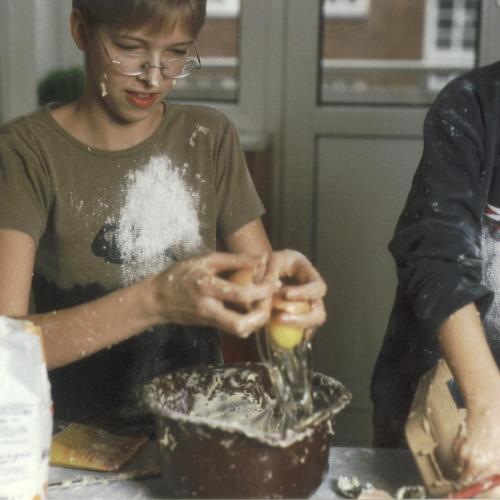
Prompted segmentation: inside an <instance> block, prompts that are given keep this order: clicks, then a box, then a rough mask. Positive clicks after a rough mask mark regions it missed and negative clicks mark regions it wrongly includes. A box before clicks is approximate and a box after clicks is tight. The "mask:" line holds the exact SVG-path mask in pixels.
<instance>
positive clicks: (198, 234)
mask: <svg viewBox="0 0 500 500" xmlns="http://www.w3.org/2000/svg"><path fill="white" fill-rule="evenodd" d="M73 8H74V10H73V12H72V15H71V22H70V25H71V33H72V35H73V38H74V40H75V43H76V45H77V46H78V48H79V49H80V50H82V51H83V52H84V54H85V69H86V78H85V89H84V92H83V95H82V96H81V97H80V98H79V99H78V100H77V101H75V102H73V103H70V104H67V105H64V106H58V105H50V106H46V107H44V108H43V109H41V110H38V111H36V112H35V113H33V114H31V115H28V116H26V117H22V118H20V119H17V120H14V121H12V122H11V123H9V124H7V125H5V126H4V127H3V128H2V129H1V135H0V276H2V280H1V283H0V314H6V315H13V316H26V315H27V314H28V303H29V296H30V292H32V293H33V298H34V301H35V304H36V312H37V313H38V314H36V315H29V316H27V317H28V318H29V319H31V320H32V321H34V322H35V323H37V324H39V325H41V326H42V328H43V331H44V344H45V348H46V352H47V358H48V366H49V368H51V369H52V371H51V372H50V379H51V384H52V395H53V399H54V403H55V405H54V406H55V414H56V416H57V417H59V418H64V419H76V418H80V419H81V418H84V417H85V416H88V415H94V414H102V413H117V412H118V413H127V412H130V411H132V412H133V411H134V408H135V407H136V402H137V398H138V397H140V392H141V388H142V386H143V384H144V383H145V382H147V381H148V380H150V379H151V378H152V377H154V376H155V375H158V374H160V373H164V372H165V371H168V370H173V369H175V368H178V367H180V366H186V365H193V364H199V363H216V362H220V349H219V338H218V334H217V331H216V330H215V328H220V329H223V330H226V331H228V332H230V333H233V334H235V335H239V336H246V335H248V334H250V333H251V332H252V331H255V330H256V329H258V328H259V327H261V326H262V325H263V324H264V323H266V322H267V321H268V319H269V314H270V303H271V296H272V294H273V293H276V292H277V289H278V288H279V286H280V284H279V278H280V277H281V276H283V275H292V276H296V277H297V280H298V282H299V283H301V284H303V285H304V286H298V287H291V288H290V287H288V288H285V287H283V288H282V289H281V291H280V293H282V294H285V295H287V296H288V297H289V298H290V299H293V298H296V299H305V300H310V301H311V304H312V308H311V312H310V313H309V314H308V315H305V316H303V317H296V316H293V315H285V316H284V317H283V320H284V321H289V322H290V323H292V324H293V323H296V324H304V325H307V326H314V325H317V324H320V323H321V322H322V321H323V320H324V309H323V304H322V300H321V297H322V296H323V294H324V293H325V289H326V287H325V285H324V283H323V282H322V280H321V278H320V277H319V275H318V274H317V272H316V271H315V270H314V269H313V268H312V266H311V265H310V264H309V262H308V261H307V259H305V257H303V256H301V255H300V254H298V253H295V252H289V251H283V252H275V253H270V252H271V246H270V244H269V241H268V239H267V236H266V234H265V232H264V230H263V227H262V224H261V222H260V216H261V214H262V212H263V207H262V205H261V202H260V200H259V199H258V197H257V195H256V193H255V189H254V187H253V184H252V182H251V180H250V177H249V175H248V172H247V169H246V165H245V162H244V158H243V154H242V152H241V149H240V146H239V142H238V137H237V133H236V131H235V129H234V127H233V126H232V124H231V123H229V121H228V120H227V119H226V118H225V117H224V116H223V115H221V114H220V113H218V112H216V111H215V110H211V109H208V108H203V107H199V106H181V105H176V104H172V103H167V102H166V101H165V100H164V98H165V96H166V95H167V94H168V92H169V90H170V89H171V88H172V86H173V85H174V84H175V81H176V79H177V78H185V77H187V76H188V75H189V74H190V73H191V72H192V71H194V70H196V69H197V68H199V67H200V59H199V56H198V52H197V47H196V43H195V38H196V35H197V34H198V32H199V30H200V29H201V27H202V25H203V22H204V18H205V2H204V1H200V0H126V1H124V0H106V1H104V0H74V2H73ZM217 240H219V241H220V242H221V244H222V246H223V247H224V249H225V250H226V251H228V252H231V254H223V253H214V251H215V249H216V241H217ZM243 252H244V253H245V255H243ZM251 255H254V256H251ZM256 255H260V257H256ZM244 267H256V268H258V267H260V268H261V269H262V273H265V277H264V280H263V281H262V283H261V284H258V285H250V286H248V287H242V286H238V285H235V284H231V283H229V282H228V281H226V280H223V279H222V278H221V277H220V274H221V273H226V272H229V271H233V270H236V269H240V268H244ZM32 274H33V279H32ZM250 302H255V303H256V307H255V308H254V309H252V310H251V311H249V312H247V313H237V312H235V311H234V310H233V309H231V308H230V307H227V303H235V304H248V303H250ZM187 325H188V326H189V327H187ZM195 325H196V326H195Z"/></svg>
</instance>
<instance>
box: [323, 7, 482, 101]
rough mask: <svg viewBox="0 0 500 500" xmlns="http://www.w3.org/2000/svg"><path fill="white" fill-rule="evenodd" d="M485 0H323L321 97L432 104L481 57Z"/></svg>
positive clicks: (327, 99)
mask: <svg viewBox="0 0 500 500" xmlns="http://www.w3.org/2000/svg"><path fill="white" fill-rule="evenodd" d="M479 4H480V0H323V4H322V34H323V39H322V54H321V86H320V94H321V95H320V101H321V102H322V103H360V104H370V103H372V104H428V103H430V102H432V101H433V99H434V97H435V96H436V94H437V92H438V91H439V90H440V89H441V88H442V87H443V85H444V84H445V83H446V82H448V81H449V80H450V79H451V78H453V77H455V76H457V75H458V74H460V73H462V72H464V71H467V70H468V69H470V68H472V67H473V66H475V64H476V60H477V56H476V45H477V43H476V41H477V34H478V29H477V28H478V26H477V21H478V18H479Z"/></svg>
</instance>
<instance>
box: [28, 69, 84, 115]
mask: <svg viewBox="0 0 500 500" xmlns="http://www.w3.org/2000/svg"><path fill="white" fill-rule="evenodd" d="M84 79H85V72H84V70H83V67H82V66H74V67H72V68H67V69H55V70H52V71H50V72H49V73H48V74H47V76H45V77H44V78H42V79H41V80H40V82H39V83H38V89H37V93H38V104H39V105H40V106H43V105H44V104H47V103H49V102H60V103H67V102H71V101H74V100H76V99H78V97H80V96H81V94H82V92H83V82H84Z"/></svg>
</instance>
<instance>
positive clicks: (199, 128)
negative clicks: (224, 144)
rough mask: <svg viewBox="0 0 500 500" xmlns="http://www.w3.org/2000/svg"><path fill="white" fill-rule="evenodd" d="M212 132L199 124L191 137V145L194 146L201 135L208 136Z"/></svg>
mask: <svg viewBox="0 0 500 500" xmlns="http://www.w3.org/2000/svg"><path fill="white" fill-rule="evenodd" d="M209 132H210V129H209V128H208V127H204V126H203V125H200V124H199V123H197V124H196V125H195V127H194V131H193V133H192V134H191V137H190V138H189V145H190V146H194V145H195V141H196V138H197V137H198V136H199V135H200V134H203V135H207V134H208V133H209Z"/></svg>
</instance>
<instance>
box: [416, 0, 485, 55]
mask: <svg viewBox="0 0 500 500" xmlns="http://www.w3.org/2000/svg"><path fill="white" fill-rule="evenodd" d="M466 1H467V0H453V8H452V18H453V19H454V18H455V16H456V10H459V9H461V11H459V12H458V13H459V19H460V20H461V21H463V23H464V22H465V18H466V16H465V13H466ZM476 1H477V4H478V5H477V6H479V7H480V4H481V0H476ZM438 4H439V0H426V4H425V35H424V47H423V55H424V57H423V58H424V60H425V61H433V62H437V61H450V60H451V61H463V62H464V63H468V64H471V65H472V64H474V59H475V49H474V48H470V49H465V48H464V47H463V44H461V46H460V47H457V46H456V44H454V43H453V42H454V31H455V32H456V31H458V30H459V31H461V35H464V33H465V26H464V25H463V24H461V25H460V26H458V27H454V28H452V33H451V34H450V38H451V46H450V48H440V47H439V46H438V44H437V42H438V38H439V26H438V23H439V6H438ZM477 6H476V8H477ZM478 21H479V20H478ZM462 41H463V36H462V37H461V39H460V42H462Z"/></svg>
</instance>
